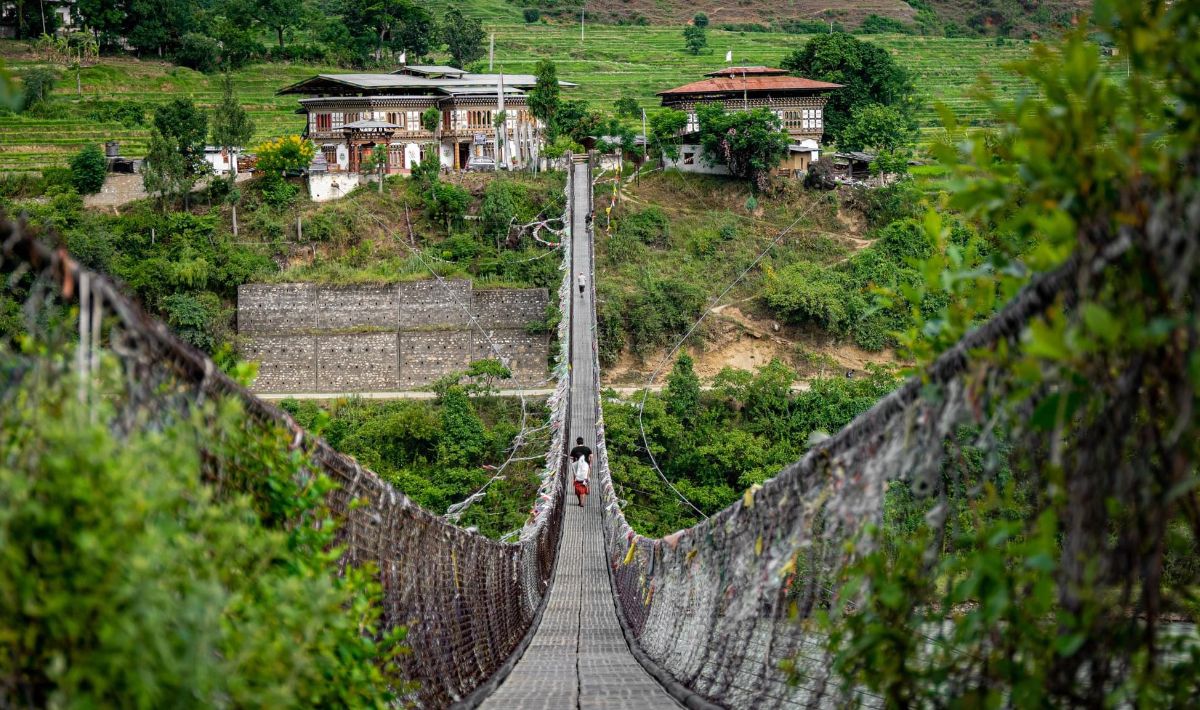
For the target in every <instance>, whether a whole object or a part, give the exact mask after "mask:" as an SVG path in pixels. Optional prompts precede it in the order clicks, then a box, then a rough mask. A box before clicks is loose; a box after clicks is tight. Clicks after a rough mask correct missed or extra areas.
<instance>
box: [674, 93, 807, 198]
mask: <svg viewBox="0 0 1200 710" xmlns="http://www.w3.org/2000/svg"><path fill="white" fill-rule="evenodd" d="M696 117H697V118H698V119H699V121H700V145H701V147H702V148H703V149H704V157H705V159H706V160H707V161H709V162H710V163H712V164H719V165H724V166H725V167H727V168H729V173H730V174H731V175H733V176H735V177H739V178H743V179H746V180H750V181H751V182H753V183H754V184H755V185H757V186H758V187H759V188H763V187H765V186H766V185H765V183H766V177H767V175H768V174H769V173H770V171H771V170H773V169H774V168H775V166H776V165H778V164H779V161H780V160H783V157H784V156H785V155H787V151H788V143H789V138H788V135H787V134H786V133H784V132H783V131H782V130H781V128H780V123H779V117H778V116H776V115H775V114H774V113H772V112H771V111H769V110H768V109H765V108H756V109H753V110H751V111H733V112H730V113H726V112H725V108H724V107H723V106H722V105H721V104H712V103H709V104H700V105H699V106H697V107H696Z"/></svg>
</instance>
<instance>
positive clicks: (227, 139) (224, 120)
mask: <svg viewBox="0 0 1200 710" xmlns="http://www.w3.org/2000/svg"><path fill="white" fill-rule="evenodd" d="M253 135H254V119H252V118H250V115H249V114H248V113H246V109H244V108H242V105H241V104H240V103H238V100H237V97H236V96H234V95H233V80H232V79H231V78H230V76H229V75H228V74H226V75H225V78H224V79H223V80H222V82H221V102H220V103H218V104H217V107H216V108H215V109H213V120H212V140H213V143H214V144H216V145H218V146H221V147H222V148H224V149H226V150H232V149H234V148H240V147H242V146H245V145H246V144H248V143H249V142H250V137H251V136H253Z"/></svg>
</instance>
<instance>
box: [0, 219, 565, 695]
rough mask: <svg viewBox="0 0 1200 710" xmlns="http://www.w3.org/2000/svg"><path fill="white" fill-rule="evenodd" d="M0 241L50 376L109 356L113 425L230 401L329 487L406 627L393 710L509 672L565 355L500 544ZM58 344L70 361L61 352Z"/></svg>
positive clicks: (541, 546)
mask: <svg viewBox="0 0 1200 710" xmlns="http://www.w3.org/2000/svg"><path fill="white" fill-rule="evenodd" d="M0 244H2V245H3V249H2V251H0V276H3V277H4V278H5V280H6V282H5V283H6V293H8V294H10V297H11V296H12V295H16V297H17V298H19V299H20V300H21V301H22V313H23V320H24V325H25V328H26V329H27V331H28V333H29V334H30V336H32V337H33V338H35V339H37V338H38V337H39V336H45V338H46V339H47V340H49V339H51V338H52V337H53V341H52V342H43V346H44V349H43V350H42V351H41V352H42V353H43V357H42V359H53V360H55V361H56V362H59V363H62V368H63V369H62V372H61V375H62V376H64V377H68V376H74V375H77V376H78V377H80V381H81V383H83V382H84V381H86V380H87V379H88V378H89V377H90V376H91V374H92V373H94V372H95V371H96V369H97V367H98V365H99V361H100V357H101V353H103V355H104V358H105V359H106V360H115V361H116V363H118V366H119V370H120V373H121V379H122V380H123V383H124V386H123V391H122V393H121V394H120V396H119V397H115V398H114V399H119V401H116V402H115V404H116V406H115V410H116V412H117V415H116V419H115V420H114V421H113V422H112V423H111V426H112V428H113V429H114V431H117V432H121V431H130V430H131V429H132V427H138V426H147V425H153V422H154V421H155V420H156V419H157V420H159V421H162V420H163V419H164V418H169V417H171V416H179V415H180V414H182V413H184V412H186V411H188V410H189V409H190V408H192V407H194V406H196V405H198V404H199V403H201V402H203V401H204V400H206V399H211V398H233V399H236V400H238V401H240V402H241V404H242V406H243V408H244V411H245V412H246V413H247V415H248V416H250V417H251V418H253V419H254V420H256V421H258V422H259V423H261V424H263V425H266V426H272V427H281V428H283V429H285V430H286V431H287V432H288V434H289V436H290V439H291V444H290V445H291V448H292V449H293V450H302V451H303V452H305V453H306V454H307V457H308V460H310V461H311V462H313V464H314V465H315V466H316V467H318V468H319V469H320V471H321V472H322V473H324V474H325V475H327V476H328V477H329V478H331V479H332V480H333V481H334V482H335V483H336V484H337V488H336V489H335V490H333V491H332V492H331V493H330V494H329V496H328V505H329V508H330V511H331V513H332V514H333V516H334V518H335V519H336V521H337V522H338V523H339V528H338V534H337V537H336V544H337V545H339V546H342V547H344V550H345V551H344V555H343V558H342V560H341V564H342V566H343V569H344V566H345V565H358V564H360V563H373V564H374V565H376V566H377V567H378V570H379V576H380V581H381V583H382V588H383V597H382V600H381V604H382V606H383V609H382V618H383V620H384V622H385V624H386V626H387V627H388V628H389V629H390V628H394V627H397V626H403V627H406V629H407V636H406V640H405V645H406V646H407V647H408V648H409V649H410V650H411V652H410V653H406V654H403V655H401V656H400V657H398V658H397V659H396V660H395V662H396V663H397V664H398V665H399V666H400V672H401V674H402V675H403V676H404V678H405V679H406V680H408V681H413V689H411V690H407V689H398V690H402V692H403V693H405V694H404V696H403V697H402V700H403V701H404V702H405V704H409V705H414V706H418V707H446V706H450V705H453V704H464V705H470V704H472V703H473V702H474V701H475V700H477V699H478V695H479V693H478V689H480V688H481V686H484V685H486V684H487V682H488V681H489V679H493V681H494V679H495V676H496V675H497V673H498V671H502V670H503V669H505V668H507V667H510V665H511V664H508V661H510V659H511V657H512V656H513V654H514V652H515V651H516V650H517V649H518V648H519V647H520V646H521V644H522V642H523V641H525V640H526V639H527V638H529V636H530V634H531V633H532V630H533V626H534V622H535V621H536V618H537V617H538V615H539V614H540V609H541V608H543V605H544V602H545V598H546V595H547V590H548V588H549V585H550V580H551V577H552V574H553V569H554V564H555V561H556V554H557V546H558V539H559V536H560V534H561V529H562V505H563V480H564V478H563V476H564V475H565V474H564V470H565V469H564V461H565V456H564V447H565V443H566V442H565V441H564V439H563V436H564V435H565V426H564V420H565V417H566V415H567V413H568V412H569V402H568V399H569V383H568V368H567V361H566V358H565V355H564V356H562V357H560V359H559V362H558V363H557V365H556V366H555V368H554V373H555V376H556V379H557V382H556V386H555V389H554V393H553V394H552V395H551V396H550V397H549V400H548V403H547V404H548V409H549V411H550V422H549V426H550V427H551V428H552V430H553V436H552V437H551V439H550V441H551V444H550V448H549V450H548V451H547V452H546V454H545V467H544V469H543V473H542V482H541V485H540V488H539V491H538V497H537V499H536V500H535V501H533V502H532V507H531V511H530V515H529V518H528V520H527V522H526V524H525V525H524V527H523V528H522V529H521V531H520V535H519V537H518V540H517V541H516V542H513V543H504V542H499V541H496V540H492V539H489V538H486V537H483V536H481V535H479V534H477V533H474V532H470V531H467V530H465V529H462V528H459V527H457V526H455V525H452V524H450V523H448V522H446V521H445V520H444V519H443V518H442V517H441V516H439V515H436V514H433V513H431V512H429V511H426V510H424V509H422V508H421V507H420V506H419V505H417V504H416V503H415V502H414V501H412V500H411V499H410V498H408V497H407V496H405V495H404V494H403V493H401V492H399V491H397V490H396V489H395V488H393V487H392V486H391V485H390V484H388V483H387V482H386V481H384V480H382V479H381V478H380V477H379V476H377V475H376V474H375V473H373V472H371V471H369V470H367V469H365V468H363V467H362V466H360V465H359V464H358V463H357V462H356V461H355V460H354V459H352V458H350V457H348V456H345V455H343V454H341V453H339V452H337V451H335V450H334V449H332V448H331V447H330V446H329V445H328V444H327V443H325V441H324V440H322V439H321V438H319V437H316V436H313V435H311V434H309V433H308V432H306V431H305V430H303V429H302V428H301V427H299V426H298V425H297V424H296V422H295V421H294V420H293V419H292V418H291V417H290V416H289V415H288V414H287V413H286V412H284V411H282V410H280V409H278V408H277V407H274V406H272V405H270V404H268V403H266V402H264V401H262V400H260V399H258V398H257V397H255V396H253V395H252V394H251V393H250V392H249V391H247V390H246V389H245V388H244V387H242V386H241V385H239V384H238V383H237V382H235V381H234V380H233V379H231V378H230V377H228V376H227V375H226V374H224V373H223V372H221V370H220V369H219V368H218V367H217V366H216V365H215V364H214V363H213V361H212V360H211V359H210V358H208V357H207V356H205V355H204V354H203V353H201V352H199V351H198V350H196V349H195V348H193V347H192V346H190V345H188V344H187V343H184V342H183V341H181V340H180V339H178V338H177V337H175V336H174V335H173V334H172V333H171V331H170V330H169V329H168V328H167V326H166V325H164V324H163V323H162V322H161V321H159V320H157V319H155V318H153V317H151V316H149V315H148V314H147V313H146V312H145V311H143V310H142V309H141V308H140V307H139V306H138V305H137V304H135V303H134V302H133V301H132V300H130V299H129V298H128V297H126V296H125V295H124V294H123V293H122V292H121V290H120V289H119V288H118V286H117V285H116V284H114V283H113V282H112V281H111V280H110V279H108V278H106V277H105V276H103V275H100V274H96V273H93V272H90V271H88V270H86V269H83V268H81V267H80V266H79V265H78V264H76V263H75V261H74V260H73V259H72V258H71V256H70V255H69V254H68V253H67V252H66V251H65V250H63V249H59V250H52V249H50V248H49V247H47V246H46V245H45V244H44V243H43V242H41V241H39V240H38V239H37V238H36V235H34V234H32V233H30V232H29V231H27V230H26V228H25V227H24V225H23V224H21V223H18V222H13V221H7V220H4V221H0ZM560 268H561V269H563V280H562V284H561V286H560V288H559V292H558V296H559V302H560V305H562V304H564V303H567V302H568V300H567V299H569V297H570V274H569V272H567V271H566V251H565V250H564V261H563V264H562V266H561V267H560ZM564 312H565V311H564ZM52 324H57V325H52ZM52 333H54V334H56V335H54V336H51V334H52ZM568 335H569V328H568V323H567V322H566V320H565V319H564V320H563V322H562V323H561V324H560V326H559V332H558V337H559V340H560V343H561V344H562V347H561V348H560V352H562V353H567V352H568V351H569V349H568V343H567V342H566V341H567V338H568ZM70 348H75V353H76V357H74V358H64V357H63V356H62V355H63V353H69V352H70ZM30 352H32V353H33V354H25V355H20V354H17V353H16V352H15V351H14V350H12V349H8V350H0V353H5V360H7V362H5V363H3V364H4V367H3V368H0V369H2V370H3V371H4V373H5V375H6V377H5V379H4V381H3V382H0V397H6V396H7V392H6V390H9V389H11V388H12V387H13V386H15V385H17V384H18V383H19V382H20V379H21V377H20V374H21V371H22V370H23V369H27V368H26V367H25V364H23V362H22V361H23V359H28V358H36V357H39V356H38V355H37V353H38V351H37V350H36V349H35V350H33V351H30ZM10 356H11V357H10ZM80 392H81V395H80V396H81V398H82V397H85V396H87V395H85V392H86V387H84V386H83V385H82V384H81V387H80ZM105 396H106V397H108V396H111V393H106V395H105ZM473 694H474V695H473Z"/></svg>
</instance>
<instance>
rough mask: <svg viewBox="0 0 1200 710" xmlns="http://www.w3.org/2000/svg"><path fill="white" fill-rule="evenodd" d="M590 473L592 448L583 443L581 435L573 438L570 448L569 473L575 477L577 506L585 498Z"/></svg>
mask: <svg viewBox="0 0 1200 710" xmlns="http://www.w3.org/2000/svg"><path fill="white" fill-rule="evenodd" d="M591 473H592V450H591V449H589V448H588V447H586V446H584V445H583V437H582V436H580V437H576V438H575V448H573V449H571V474H572V475H573V477H574V479H575V495H576V496H578V497H579V507H580V508H582V507H583V504H584V502H585V501H586V500H587V494H588V481H589V479H590V477H591Z"/></svg>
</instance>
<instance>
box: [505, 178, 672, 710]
mask: <svg viewBox="0 0 1200 710" xmlns="http://www.w3.org/2000/svg"><path fill="white" fill-rule="evenodd" d="M571 169H572V170H573V171H574V177H575V179H574V181H573V184H574V187H573V191H572V192H573V194H572V195H571V244H570V247H571V264H572V267H571V273H572V293H571V297H572V298H573V299H574V300H575V310H574V317H573V319H572V322H571V342H572V351H571V352H572V357H571V371H572V382H571V388H572V389H571V420H570V435H571V441H572V442H573V441H574V440H575V437H576V436H582V437H583V440H584V443H585V444H587V445H588V446H589V447H591V448H593V449H594V448H595V445H596V442H595V431H596V415H595V411H596V410H595V407H596V398H597V397H598V396H599V393H598V392H595V391H594V390H593V389H592V387H591V383H592V374H593V360H592V348H593V346H594V343H593V339H594V335H595V331H594V328H593V323H594V322H595V319H594V313H595V310H594V304H593V303H592V290H591V289H590V288H589V289H585V293H584V294H583V296H580V295H579V289H578V287H577V286H576V285H575V283H576V278H577V275H578V274H579V272H581V271H582V272H583V273H585V274H587V276H588V279H589V282H590V279H591V278H592V274H593V269H592V256H591V250H590V248H589V240H590V239H591V232H590V229H589V225H588V224H587V223H586V221H585V217H586V215H587V213H588V211H589V210H590V206H591V199H590V194H589V193H590V190H591V175H590V173H589V171H588V166H587V164H586V163H584V164H575V165H572V166H571ZM593 488H594V486H593ZM602 515H603V511H602V510H601V508H600V497H599V496H598V495H590V496H588V498H587V506H586V507H584V508H580V507H578V506H577V505H576V500H575V497H574V495H573V494H571V493H568V496H567V508H566V519H565V520H564V521H563V534H562V543H561V547H560V548H559V553H558V567H557V568H556V570H555V575H554V586H553V587H552V589H551V593H550V600H549V602H548V603H547V605H546V611H545V614H544V615H543V616H542V623H541V625H540V626H539V627H538V630H537V632H536V633H535V634H534V637H533V640H532V642H531V643H530V644H529V648H527V649H526V650H525V654H524V655H523V656H522V657H521V660H520V661H518V662H517V665H516V667H515V668H513V671H512V673H511V674H510V675H509V676H508V678H507V679H505V681H504V683H503V684H501V685H500V687H499V688H497V689H496V692H495V693H493V694H492V695H491V697H489V698H488V699H487V701H485V702H484V703H483V706H482V707H484V708H487V709H489V710H495V709H498V708H522V709H524V708H545V709H546V710H565V709H566V708H581V709H585V708H597V709H604V710H609V709H611V710H616V709H618V708H620V709H622V710H623V709H626V708H629V709H633V708H637V709H639V710H640V709H642V708H645V709H647V710H656V709H657V708H678V707H679V705H678V703H676V702H675V700H674V699H673V698H672V697H671V696H670V695H668V694H667V692H666V691H665V690H663V688H662V686H661V685H659V684H658V682H657V681H655V680H654V679H653V678H652V677H650V675H649V674H647V673H646V671H645V670H644V669H643V668H642V667H641V666H640V665H639V664H638V662H637V660H636V659H634V657H633V655H632V654H631V653H630V652H629V647H628V646H627V645H626V644H625V637H624V636H623V635H622V633H621V628H620V626H619V625H618V623H617V616H616V611H615V610H614V608H613V597H612V591H611V589H610V587H609V582H608V569H607V566H606V565H607V562H606V560H605V555H604V538H603V534H602V529H601V526H602V525H603V521H602V519H601V516H602Z"/></svg>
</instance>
